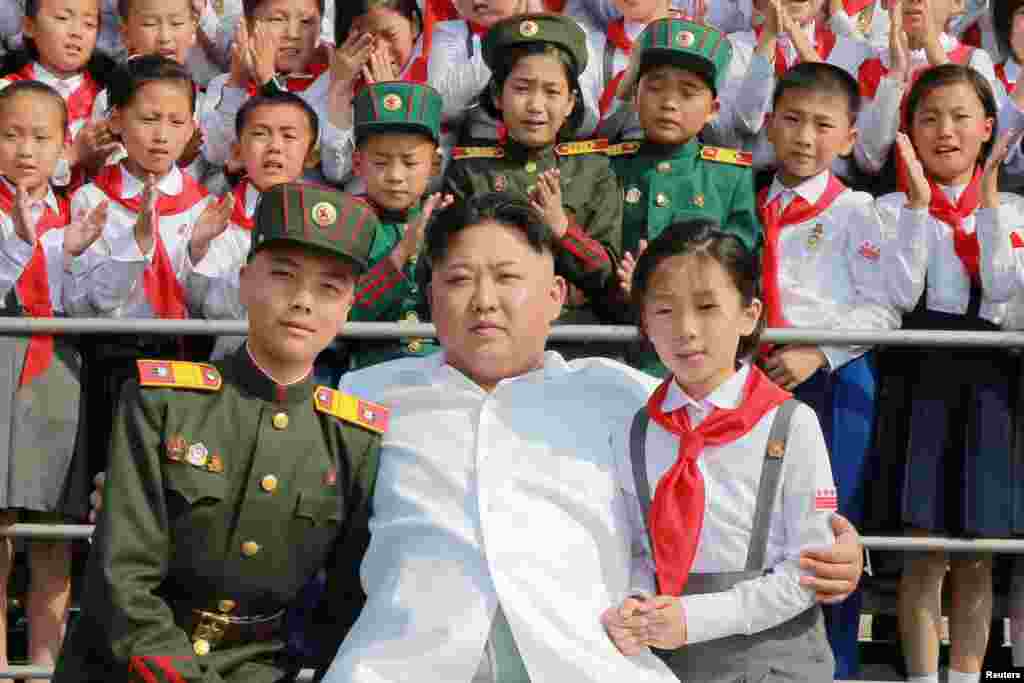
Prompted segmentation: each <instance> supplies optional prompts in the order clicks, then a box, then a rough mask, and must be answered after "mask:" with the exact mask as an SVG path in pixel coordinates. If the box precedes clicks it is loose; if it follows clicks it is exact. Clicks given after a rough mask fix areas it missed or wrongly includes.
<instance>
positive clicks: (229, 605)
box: [217, 600, 237, 614]
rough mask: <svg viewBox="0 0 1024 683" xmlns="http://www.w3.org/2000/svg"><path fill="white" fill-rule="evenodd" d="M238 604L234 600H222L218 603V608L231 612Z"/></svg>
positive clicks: (226, 612)
mask: <svg viewBox="0 0 1024 683" xmlns="http://www.w3.org/2000/svg"><path fill="white" fill-rule="evenodd" d="M236 604H237V603H235V601H234V600H221V601H220V602H218V603H217V609H219V610H220V611H221V612H222V613H224V614H230V613H231V612H233V611H234V609H235V606H236Z"/></svg>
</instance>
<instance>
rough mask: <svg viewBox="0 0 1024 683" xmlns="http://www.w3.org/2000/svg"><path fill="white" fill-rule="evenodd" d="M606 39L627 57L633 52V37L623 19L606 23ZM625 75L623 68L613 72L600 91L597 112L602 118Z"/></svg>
mask: <svg viewBox="0 0 1024 683" xmlns="http://www.w3.org/2000/svg"><path fill="white" fill-rule="evenodd" d="M607 40H608V42H610V43H611V44H612V45H614V46H615V47H616V48H618V49H619V50H622V51H623V53H625V55H626V56H627V57H629V56H630V55H631V54H633V39H632V38H630V37H629V34H628V33H626V20H625V19H621V18H620V19H616V20H615V21H613V22H612V23H611V24H609V25H608V35H607ZM625 75H626V70H625V69H623V70H622V71H620V72H619V73H617V74H615V76H614V77H613V78H612V80H611V81H609V82H608V85H606V86H605V88H604V92H602V93H601V99H600V101H599V102H598V112H599V113H600V115H601V118H602V119H603V118H604V115H605V114H607V113H608V110H609V109H610V108H611V106H612V102H613V101H614V100H615V93H617V92H618V90H619V84H620V83H621V82H622V79H623V77H624V76H625Z"/></svg>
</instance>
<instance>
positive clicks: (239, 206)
mask: <svg viewBox="0 0 1024 683" xmlns="http://www.w3.org/2000/svg"><path fill="white" fill-rule="evenodd" d="M250 184H251V183H250V182H249V181H248V180H243V181H241V182H240V183H238V184H237V185H235V189H233V190H231V194H233V195H235V206H234V208H233V209H232V210H231V222H232V223H234V224H235V225H237V226H238V227H240V228H243V229H245V230H250V231H251V230H252V229H253V226H255V225H256V217H255V216H248V215H246V213H245V195H246V193H247V192H248V189H249V185H250Z"/></svg>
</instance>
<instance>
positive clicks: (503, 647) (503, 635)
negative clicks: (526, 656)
mask: <svg viewBox="0 0 1024 683" xmlns="http://www.w3.org/2000/svg"><path fill="white" fill-rule="evenodd" d="M491 647H493V648H494V681H495V683H530V675H529V674H528V673H527V672H526V665H525V664H523V656H522V655H521V654H519V648H518V647H517V646H516V639H515V637H514V636H513V635H512V627H511V626H509V623H508V619H506V618H505V611H504V610H503V609H501V606H500V605H499V606H498V610H497V611H496V612H495V613H494V623H493V624H491Z"/></svg>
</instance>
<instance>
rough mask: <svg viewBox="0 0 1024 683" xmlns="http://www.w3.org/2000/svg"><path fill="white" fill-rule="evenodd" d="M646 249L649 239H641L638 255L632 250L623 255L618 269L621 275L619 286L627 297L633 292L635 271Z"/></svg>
mask: <svg viewBox="0 0 1024 683" xmlns="http://www.w3.org/2000/svg"><path fill="white" fill-rule="evenodd" d="M646 250H647V240H640V245H639V246H638V247H637V250H636V256H633V253H632V252H629V251H627V252H626V253H625V254H623V255H622V260H621V261H619V267H618V270H617V271H616V272H617V273H618V276H619V287H620V288H621V289H622V292H623V293H624V294H625V295H626V296H627V297H628V296H630V295H631V294H632V293H633V271H634V270H636V262H637V261H638V260H639V259H640V257H641V256H642V255H643V253H644V252H645V251H646Z"/></svg>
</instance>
